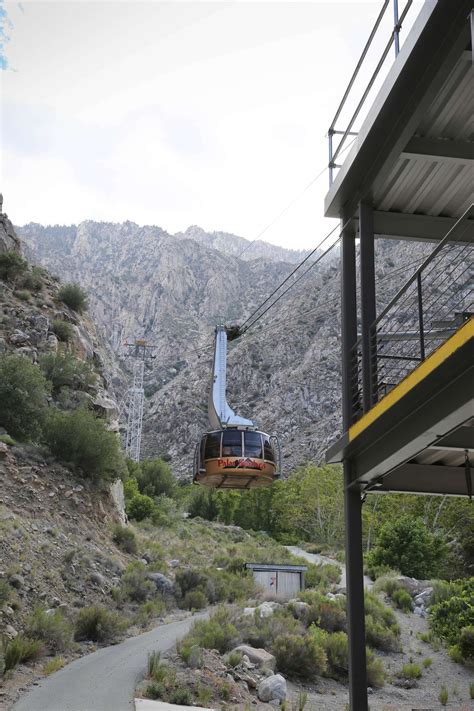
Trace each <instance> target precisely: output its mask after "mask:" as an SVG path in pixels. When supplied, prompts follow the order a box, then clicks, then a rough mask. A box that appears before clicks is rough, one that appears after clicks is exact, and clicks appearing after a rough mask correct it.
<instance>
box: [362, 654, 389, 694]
mask: <svg viewBox="0 0 474 711" xmlns="http://www.w3.org/2000/svg"><path fill="white" fill-rule="evenodd" d="M365 653H366V658H367V665H366V667H367V685H368V686H372V687H373V688H374V689H380V688H381V687H382V686H383V685H384V683H385V672H384V669H383V664H382V662H381V660H380V659H377V657H376V656H375V654H374V653H373V651H372V650H371V649H366V650H365Z"/></svg>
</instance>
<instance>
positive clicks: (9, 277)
mask: <svg viewBox="0 0 474 711" xmlns="http://www.w3.org/2000/svg"><path fill="white" fill-rule="evenodd" d="M27 268H28V264H27V262H26V261H25V260H24V259H23V257H22V256H21V255H20V254H18V252H2V253H1V254H0V279H3V280H4V281H13V280H14V279H15V277H17V276H20V274H23V272H25V271H26V270H27Z"/></svg>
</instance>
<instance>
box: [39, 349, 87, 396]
mask: <svg viewBox="0 0 474 711" xmlns="http://www.w3.org/2000/svg"><path fill="white" fill-rule="evenodd" d="M40 367H41V370H42V371H43V373H44V375H45V377H46V378H47V380H49V382H50V383H51V384H52V392H53V395H54V396H57V395H59V393H60V391H61V388H64V387H68V388H74V390H87V388H88V387H90V386H91V385H93V384H94V382H95V380H96V375H95V373H94V370H93V368H92V366H91V365H90V364H89V363H87V362H85V361H81V360H78V359H77V358H74V356H73V355H71V354H70V353H64V354H62V355H61V354H58V355H55V354H53V353H51V354H48V355H45V356H43V357H42V358H41V359H40Z"/></svg>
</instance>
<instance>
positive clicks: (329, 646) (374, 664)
mask: <svg viewBox="0 0 474 711" xmlns="http://www.w3.org/2000/svg"><path fill="white" fill-rule="evenodd" d="M309 634H310V635H311V637H312V638H313V639H314V640H316V642H317V643H318V644H319V645H321V646H322V647H323V648H324V650H325V652H326V655H327V659H328V672H327V674H328V676H332V677H333V678H335V679H345V678H346V677H347V675H348V672H349V643H348V639H347V634H346V633H345V632H335V633H334V634H329V633H328V632H325V631H324V630H321V629H319V627H315V626H312V627H311V628H310V631H309ZM365 652H366V659H367V664H366V667H367V684H368V686H372V687H374V688H378V687H382V686H383V685H384V681H385V673H384V670H383V665H382V662H381V661H380V659H377V658H376V657H375V655H374V653H373V651H372V650H371V649H369V648H368V647H366V650H365Z"/></svg>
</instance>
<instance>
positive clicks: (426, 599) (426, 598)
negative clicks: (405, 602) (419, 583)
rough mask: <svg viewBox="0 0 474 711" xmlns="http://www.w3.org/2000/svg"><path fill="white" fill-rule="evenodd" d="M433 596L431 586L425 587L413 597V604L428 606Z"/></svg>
mask: <svg viewBox="0 0 474 711" xmlns="http://www.w3.org/2000/svg"><path fill="white" fill-rule="evenodd" d="M432 598H433V588H432V587H427V588H425V589H424V590H422V591H421V592H420V593H419V594H418V595H417V596H416V597H415V600H414V602H415V605H418V606H419V607H428V606H429V605H430V604H431V600H432Z"/></svg>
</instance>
